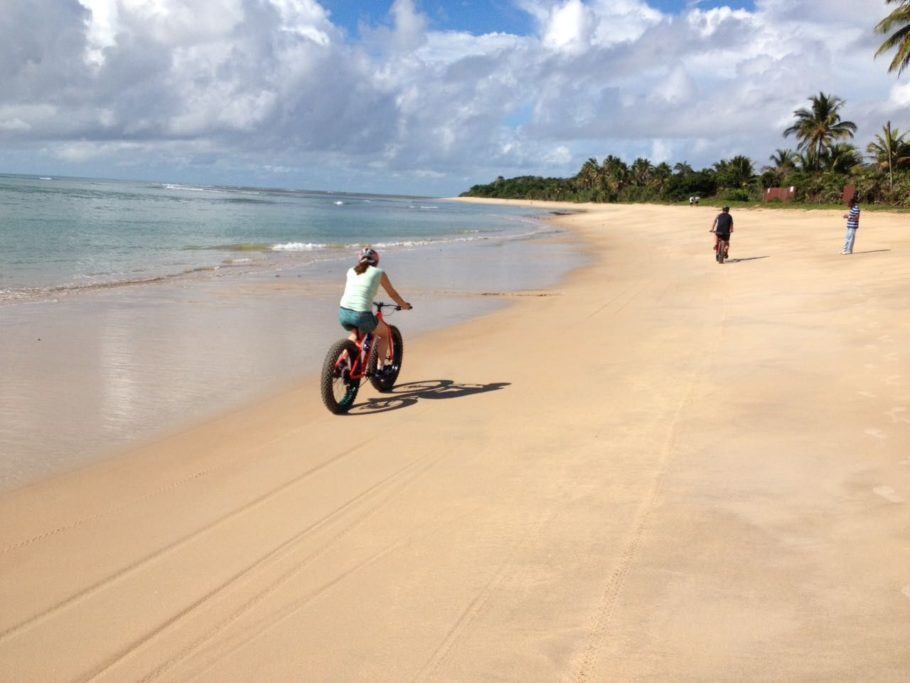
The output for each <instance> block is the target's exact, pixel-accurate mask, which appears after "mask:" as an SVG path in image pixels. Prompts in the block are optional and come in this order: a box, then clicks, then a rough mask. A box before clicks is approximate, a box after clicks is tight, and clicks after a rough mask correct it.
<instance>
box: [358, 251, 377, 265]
mask: <svg viewBox="0 0 910 683" xmlns="http://www.w3.org/2000/svg"><path fill="white" fill-rule="evenodd" d="M358 260H359V261H360V262H361V263H369V264H370V265H371V266H375V265H377V264H378V263H379V252H378V251H376V250H375V249H373V248H372V247H364V248H363V249H361V250H360V255H359V256H358Z"/></svg>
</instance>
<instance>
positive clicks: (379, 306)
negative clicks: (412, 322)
mask: <svg viewBox="0 0 910 683" xmlns="http://www.w3.org/2000/svg"><path fill="white" fill-rule="evenodd" d="M373 305H374V306H375V307H376V310H377V311H381V310H382V309H383V308H392V309H394V310H396V311H400V310H402V309H401V306H399V305H398V304H390V303H389V302H388V301H374V302H373ZM411 308H414V307H413V306H411Z"/></svg>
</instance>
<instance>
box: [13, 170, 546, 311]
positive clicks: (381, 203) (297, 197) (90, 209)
mask: <svg viewBox="0 0 910 683" xmlns="http://www.w3.org/2000/svg"><path fill="white" fill-rule="evenodd" d="M528 213H529V212H528V210H520V209H514V208H509V207H487V206H475V205H467V204H460V203H455V202H445V201H439V200H434V199H428V198H418V197H389V196H371V195H351V194H330V193H313V192H303V191H288V190H266V189H254V188H226V187H189V186H183V185H176V184H168V183H150V182H125V181H109V180H91V179H71V178H39V177H24V176H8V175H7V176H0V301H2V300H9V299H17V298H22V297H24V296H29V297H33V296H40V295H41V294H42V293H47V292H55V293H56V292H59V291H60V290H70V289H79V288H84V287H97V286H99V285H111V284H122V283H133V282H143V281H148V280H153V279H155V278H161V277H175V276H180V275H182V274H187V273H192V272H194V271H198V270H200V269H214V268H225V267H231V266H245V267H249V266H250V265H254V266H257V267H262V268H285V267H287V266H289V265H299V264H300V263H301V262H305V261H313V260H319V259H321V258H325V257H331V256H332V255H333V254H334V255H338V254H340V253H342V252H344V253H349V252H352V251H353V250H354V249H355V248H356V247H357V246H358V245H363V244H373V245H375V246H377V247H378V248H380V249H393V250H394V249H400V248H413V247H415V246H420V245H428V244H434V243H439V244H446V243H454V242H466V241H467V242H470V241H476V240H484V239H489V238H494V237H501V236H506V235H516V234H520V233H522V232H528V231H529V230H533V229H535V228H533V227H532V224H530V223H529V222H528V220H527V218H526V216H527V214H528Z"/></svg>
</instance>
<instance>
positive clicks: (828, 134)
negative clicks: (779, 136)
mask: <svg viewBox="0 0 910 683" xmlns="http://www.w3.org/2000/svg"><path fill="white" fill-rule="evenodd" d="M809 101H810V102H811V103H812V107H811V109H806V108H805V107H802V108H800V109H797V110H796V111H794V112H793V115H794V116H795V117H796V122H795V123H794V124H793V125H792V126H790V127H789V128H787V129H786V130H785V131H784V137H788V136H789V135H791V134H793V135H795V136H796V139H797V140H798V141H799V143H798V144H797V147H798V148H799V149H800V150H802V151H804V152H805V153H806V157H807V159H808V160H809V163H810V166H811V167H812V168H818V167H819V166H820V164H821V161H822V158H823V157H824V156H825V154H826V153H827V152H828V151H829V150H830V149H831V147H832V146H833V145H834V143H835V141H837V140H843V139H846V138H852V137H853V134H854V133H855V132H856V124H855V123H853V122H852V121H842V120H841V117H840V113H839V112H838V110H839V109H840V108H841V107H842V106H843V105H844V100H842V99H841V98H839V97H836V96H834V95H826V94H825V93H823V92H820V93H818V95H817V96H816V95H813V96H812V97H810V98H809Z"/></svg>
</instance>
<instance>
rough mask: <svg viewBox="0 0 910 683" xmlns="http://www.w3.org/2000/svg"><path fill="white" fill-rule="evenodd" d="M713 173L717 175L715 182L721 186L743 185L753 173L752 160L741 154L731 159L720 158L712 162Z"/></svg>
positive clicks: (750, 178) (733, 186)
mask: <svg viewBox="0 0 910 683" xmlns="http://www.w3.org/2000/svg"><path fill="white" fill-rule="evenodd" d="M714 173H715V175H716V176H717V182H718V184H720V185H721V186H722V187H729V188H740V187H745V186H746V185H748V184H749V181H750V180H752V177H753V176H754V175H755V170H754V168H753V166H752V160H751V159H749V157H744V156H742V155H741V154H740V155H737V156H735V157H733V158H732V159H729V160H727V159H721V160H720V161H718V162H717V163H716V164H714Z"/></svg>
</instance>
